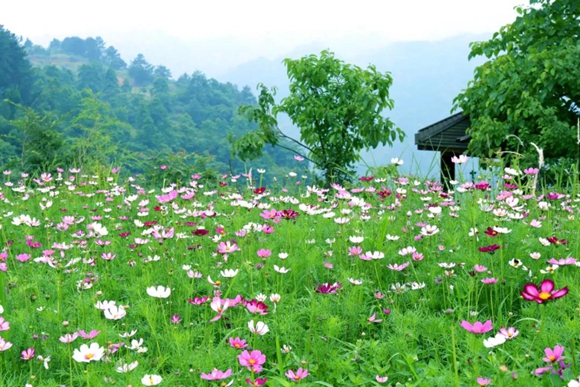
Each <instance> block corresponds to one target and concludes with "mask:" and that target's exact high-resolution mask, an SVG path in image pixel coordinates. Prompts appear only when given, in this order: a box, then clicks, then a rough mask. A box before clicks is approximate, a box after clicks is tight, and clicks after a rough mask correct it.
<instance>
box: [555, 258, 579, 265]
mask: <svg viewBox="0 0 580 387" xmlns="http://www.w3.org/2000/svg"><path fill="white" fill-rule="evenodd" d="M548 263H549V264H550V265H558V266H567V265H575V264H576V259H575V258H571V257H568V258H560V259H556V258H552V259H550V260H549V261H548Z"/></svg>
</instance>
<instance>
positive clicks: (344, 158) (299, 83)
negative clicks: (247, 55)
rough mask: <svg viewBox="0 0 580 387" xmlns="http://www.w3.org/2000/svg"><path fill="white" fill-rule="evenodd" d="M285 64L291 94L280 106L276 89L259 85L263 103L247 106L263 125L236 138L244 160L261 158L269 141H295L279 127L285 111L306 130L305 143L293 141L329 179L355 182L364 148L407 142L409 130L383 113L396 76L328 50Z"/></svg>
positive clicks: (302, 133) (251, 116) (245, 109)
mask: <svg viewBox="0 0 580 387" xmlns="http://www.w3.org/2000/svg"><path fill="white" fill-rule="evenodd" d="M284 64H285V65H286V68H287V70H288V77H289V79H290V82H291V83H290V95H289V96H288V97H286V98H283V99H282V101H280V103H279V104H277V103H276V102H275V100H274V95H275V89H272V90H268V89H267V88H266V87H265V86H264V85H258V87H259V89H260V96H259V98H258V105H257V106H246V107H243V108H242V111H243V112H244V113H245V114H247V116H248V117H249V119H250V120H251V121H254V122H257V123H258V124H259V129H258V130H257V131H254V132H250V133H247V134H245V135H244V136H242V137H241V138H240V139H239V140H238V141H237V142H236V152H237V154H238V155H240V156H241V157H242V158H243V159H245V158H252V157H257V156H260V155H261V149H262V148H263V146H264V145H265V144H271V145H278V144H279V143H280V142H281V140H284V139H289V137H288V136H287V135H285V134H284V133H283V132H282V131H281V130H280V129H279V128H278V121H277V116H278V114H279V113H284V114H287V115H288V116H289V117H290V119H291V120H292V123H293V124H294V125H296V126H297V127H298V128H300V141H298V140H294V139H292V141H293V142H294V143H295V144H298V145H299V146H300V147H301V148H302V150H303V151H305V152H307V153H308V159H309V160H310V161H312V162H313V163H314V164H315V165H316V166H317V168H319V169H320V170H322V171H323V174H324V178H325V180H326V182H327V183H330V182H333V181H335V182H344V181H346V180H349V179H350V178H351V177H352V175H353V173H354V171H353V167H354V164H355V162H357V161H360V151H361V150H362V149H366V150H368V149H370V148H376V147H377V146H378V145H379V144H382V145H386V144H389V145H392V144H393V142H394V141H395V140H396V139H397V137H399V139H400V140H401V141H402V140H403V138H404V132H403V131H402V130H401V129H399V128H395V126H394V124H393V123H392V122H391V120H389V119H388V118H385V117H383V116H382V113H383V111H384V110H385V109H392V108H393V100H392V99H390V98H389V87H390V86H391V84H392V81H393V80H392V78H391V76H390V74H388V73H385V74H382V73H380V72H378V71H377V70H376V68H375V67H374V66H372V65H371V66H369V67H368V68H367V69H366V70H363V69H361V68H359V67H357V66H353V65H349V64H346V63H344V62H342V61H340V60H338V59H336V58H335V57H334V55H333V54H332V53H331V52H328V51H323V52H322V53H321V54H320V56H316V55H309V56H306V57H303V58H301V59H297V60H292V59H285V60H284Z"/></svg>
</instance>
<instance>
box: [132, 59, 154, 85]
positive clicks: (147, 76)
mask: <svg viewBox="0 0 580 387" xmlns="http://www.w3.org/2000/svg"><path fill="white" fill-rule="evenodd" d="M129 76H130V77H131V78H133V81H134V82H135V85H136V86H145V85H148V84H150V83H151V82H152V81H153V66H152V65H151V64H149V62H147V61H146V60H145V57H144V56H143V54H139V55H137V57H136V58H135V59H133V61H132V62H131V65H130V66H129Z"/></svg>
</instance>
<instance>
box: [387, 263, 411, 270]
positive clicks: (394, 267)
mask: <svg viewBox="0 0 580 387" xmlns="http://www.w3.org/2000/svg"><path fill="white" fill-rule="evenodd" d="M407 266H409V261H407V262H405V263H403V264H401V265H398V264H396V263H395V264H394V265H391V264H388V265H387V267H388V268H389V269H391V270H394V271H403V270H405V269H406V268H407Z"/></svg>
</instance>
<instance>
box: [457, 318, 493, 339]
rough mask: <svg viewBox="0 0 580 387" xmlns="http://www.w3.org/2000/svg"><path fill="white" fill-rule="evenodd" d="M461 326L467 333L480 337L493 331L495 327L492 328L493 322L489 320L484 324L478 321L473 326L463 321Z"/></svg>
mask: <svg viewBox="0 0 580 387" xmlns="http://www.w3.org/2000/svg"><path fill="white" fill-rule="evenodd" d="M461 326H462V327H463V329H465V330H466V331H468V332H471V333H475V334H478V335H480V334H482V333H486V332H489V331H491V330H492V329H493V327H492V326H491V320H487V321H486V322H484V323H483V324H482V323H480V322H479V321H476V322H475V323H473V325H472V324H471V323H469V322H467V321H465V320H463V321H462V322H461Z"/></svg>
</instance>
